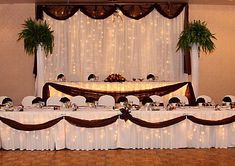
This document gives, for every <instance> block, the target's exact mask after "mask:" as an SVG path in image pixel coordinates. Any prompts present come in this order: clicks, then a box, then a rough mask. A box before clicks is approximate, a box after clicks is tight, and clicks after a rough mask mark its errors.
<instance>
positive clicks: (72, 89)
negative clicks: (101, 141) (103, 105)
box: [43, 82, 195, 105]
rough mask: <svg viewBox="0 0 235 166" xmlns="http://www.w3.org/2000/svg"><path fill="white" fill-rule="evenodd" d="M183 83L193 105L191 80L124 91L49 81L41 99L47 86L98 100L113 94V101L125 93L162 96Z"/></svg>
mask: <svg viewBox="0 0 235 166" xmlns="http://www.w3.org/2000/svg"><path fill="white" fill-rule="evenodd" d="M185 85H187V89H186V92H185V96H186V97H187V98H188V99H189V104H190V105H195V95H194V92H193V87H192V84H191V82H182V83H177V84H173V85H168V86H163V87H159V88H153V89H147V90H139V91H126V92H118V91H113V92H108V91H98V90H97V91H96V90H89V89H82V88H76V87H71V86H65V85H60V84H56V83H50V82H49V83H46V84H45V85H44V86H43V99H45V100H46V99H47V98H49V97H50V91H49V86H51V87H53V88H55V89H56V90H58V91H60V92H63V93H65V94H67V95H70V96H77V95H81V96H84V97H86V98H90V97H91V98H94V99H95V100H98V99H99V97H100V96H102V95H106V94H108V95H111V96H113V97H114V99H115V101H116V102H117V101H118V99H119V97H121V96H125V95H135V96H137V97H138V98H139V99H140V101H142V100H143V98H144V97H146V96H150V95H159V96H164V95H167V94H169V93H171V92H174V91H176V90H178V89H180V88H182V87H183V86H185Z"/></svg>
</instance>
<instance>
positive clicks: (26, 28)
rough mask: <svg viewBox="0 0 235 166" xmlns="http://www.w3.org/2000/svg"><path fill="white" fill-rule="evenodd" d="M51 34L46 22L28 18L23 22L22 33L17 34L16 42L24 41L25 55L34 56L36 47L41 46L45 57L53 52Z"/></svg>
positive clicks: (52, 37)
mask: <svg viewBox="0 0 235 166" xmlns="http://www.w3.org/2000/svg"><path fill="white" fill-rule="evenodd" d="M53 32H54V31H52V30H51V28H50V27H49V25H48V24H47V23H46V21H41V20H40V21H36V20H33V19H31V18H29V19H27V20H26V21H25V23H24V24H23V29H22V31H21V32H20V33H19V34H18V35H19V38H18V41H19V40H21V39H23V40H24V49H25V52H26V53H27V54H29V55H34V54H35V53H36V52H37V47H38V45H41V47H42V48H43V49H44V51H45V54H46V56H47V55H48V54H49V53H52V52H53V47H54V36H53Z"/></svg>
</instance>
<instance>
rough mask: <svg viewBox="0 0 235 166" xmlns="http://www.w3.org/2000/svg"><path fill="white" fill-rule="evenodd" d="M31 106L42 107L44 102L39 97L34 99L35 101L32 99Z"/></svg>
mask: <svg viewBox="0 0 235 166" xmlns="http://www.w3.org/2000/svg"><path fill="white" fill-rule="evenodd" d="M32 104H33V105H35V104H40V105H41V106H44V105H45V101H44V100H43V99H42V98H41V97H36V98H35V99H33V101H32Z"/></svg>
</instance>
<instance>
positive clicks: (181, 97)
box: [173, 95, 189, 105]
mask: <svg viewBox="0 0 235 166" xmlns="http://www.w3.org/2000/svg"><path fill="white" fill-rule="evenodd" d="M173 97H177V98H178V99H180V102H181V103H185V104H187V105H188V104H189V101H188V98H187V97H186V96H183V95H176V96H173Z"/></svg>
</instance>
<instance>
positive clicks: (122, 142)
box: [0, 107, 235, 150]
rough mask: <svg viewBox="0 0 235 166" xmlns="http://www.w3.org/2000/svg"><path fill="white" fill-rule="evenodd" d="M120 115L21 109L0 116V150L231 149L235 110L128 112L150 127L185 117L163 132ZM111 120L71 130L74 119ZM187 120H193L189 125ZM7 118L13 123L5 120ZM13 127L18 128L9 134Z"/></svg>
mask: <svg viewBox="0 0 235 166" xmlns="http://www.w3.org/2000/svg"><path fill="white" fill-rule="evenodd" d="M120 114H121V112H120V111H118V110H112V109H109V108H89V107H84V108H79V110H77V111H71V110H69V109H62V110H52V109H48V108H47V109H45V108H44V109H37V108H31V109H25V110H24V111H23V112H16V111H15V112H7V111H0V120H1V122H0V146H1V148H3V149H7V150H10V149H12V150H14V149H20V150H24V149H26V150H59V149H64V148H67V149H71V150H94V149H95V150H98V149H105V150H107V149H116V148H125V149H138V148H141V149H147V148H150V149H152V148H160V149H163V148H164V149H165V148H166V149H172V148H186V147H188V148H211V147H215V148H227V147H235V123H234V122H233V121H234V115H235V111H233V110H222V111H214V108H198V107H186V108H181V109H180V108H177V109H176V110H173V111H165V110H164V109H162V110H160V111H145V109H144V108H143V109H142V110H139V111H132V112H131V113H130V115H132V117H134V118H135V119H137V121H138V119H139V120H142V121H144V122H147V123H149V124H151V123H155V124H156V122H163V121H167V120H172V119H174V118H178V117H185V118H184V119H182V120H181V121H180V122H179V123H175V124H172V125H169V126H167V127H163V128H147V127H141V126H139V125H138V124H136V123H133V122H131V120H127V119H126V120H127V121H125V118H124V119H121V116H120V117H118V116H116V115H120ZM186 115H187V116H186ZM115 116H116V117H118V118H117V119H116V120H114V121H113V123H110V124H109V125H107V126H104V127H94V128H86V127H79V126H76V124H78V123H77V122H79V120H78V119H80V121H82V120H91V121H86V123H87V124H89V122H92V120H99V119H107V118H111V117H115ZM192 116H193V117H195V118H196V120H191V119H192V118H190V117H192ZM68 117H70V118H74V119H75V121H71V120H70V121H69V119H68ZM56 118H61V119H59V120H58V121H57V122H56V123H55V124H53V125H52V126H50V127H46V128H45V129H42V130H35V131H34V130H33V131H31V129H32V128H31V127H30V125H33V124H41V126H43V125H44V126H45V125H47V124H49V123H46V122H48V121H51V120H54V119H56ZM197 118H198V119H201V121H202V123H204V121H205V120H206V121H207V124H209V125H204V124H200V123H201V122H199V121H197ZM225 118H227V119H225ZM6 119H7V120H6ZM9 119H10V120H13V121H9ZM223 119H224V120H223ZM203 120H204V121H203ZM208 120H209V121H208ZM8 121H9V123H8ZM222 121H223V122H225V123H226V124H224V125H214V126H210V124H219V123H220V122H222ZM16 122H18V123H16ZM93 122H94V121H93ZM95 122H97V121H95ZM212 122H213V123H212ZM227 122H229V123H227ZM17 126H18V129H14V128H17ZM19 126H20V127H19ZM20 128H24V129H26V131H22V130H21V129H20Z"/></svg>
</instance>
